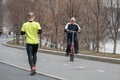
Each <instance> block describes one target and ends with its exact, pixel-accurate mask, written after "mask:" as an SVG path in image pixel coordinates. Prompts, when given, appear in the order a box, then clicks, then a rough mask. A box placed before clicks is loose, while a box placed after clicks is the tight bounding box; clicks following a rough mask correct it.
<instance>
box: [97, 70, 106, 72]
mask: <svg viewBox="0 0 120 80" xmlns="http://www.w3.org/2000/svg"><path fill="white" fill-rule="evenodd" d="M97 71H98V72H105V71H104V70H97Z"/></svg>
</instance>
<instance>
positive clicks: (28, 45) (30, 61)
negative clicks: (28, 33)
mask: <svg viewBox="0 0 120 80" xmlns="http://www.w3.org/2000/svg"><path fill="white" fill-rule="evenodd" d="M26 50H27V54H28V62H29V65H30V67H31V68H32V66H33V56H32V45H31V44H26Z"/></svg>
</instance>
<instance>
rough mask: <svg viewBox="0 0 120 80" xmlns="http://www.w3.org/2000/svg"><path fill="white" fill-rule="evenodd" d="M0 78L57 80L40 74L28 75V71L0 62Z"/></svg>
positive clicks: (4, 79) (1, 79)
mask: <svg viewBox="0 0 120 80" xmlns="http://www.w3.org/2000/svg"><path fill="white" fill-rule="evenodd" d="M0 80H57V79H53V78H50V77H47V76H43V75H40V74H36V75H34V76H30V75H29V71H25V70H22V69H19V68H15V67H12V66H9V65H7V64H3V63H1V62H0Z"/></svg>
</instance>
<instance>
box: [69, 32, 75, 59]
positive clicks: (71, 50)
mask: <svg viewBox="0 0 120 80" xmlns="http://www.w3.org/2000/svg"><path fill="white" fill-rule="evenodd" d="M70 32H72V44H71V47H70V53H69V54H70V61H73V60H74V34H75V33H76V31H70Z"/></svg>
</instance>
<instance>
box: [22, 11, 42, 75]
mask: <svg viewBox="0 0 120 80" xmlns="http://www.w3.org/2000/svg"><path fill="white" fill-rule="evenodd" d="M34 19H35V15H34V13H33V12H29V14H28V21H27V22H25V23H24V24H23V25H22V28H21V35H26V50H27V54H28V61H29V64H30V68H31V73H30V75H34V74H35V73H36V61H37V51H38V44H39V37H38V34H41V33H42V28H41V27H40V24H39V23H38V22H35V21H34Z"/></svg>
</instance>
